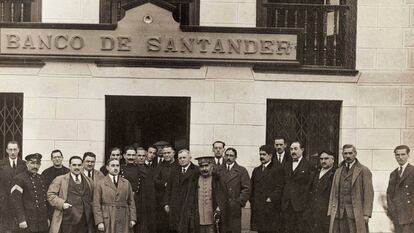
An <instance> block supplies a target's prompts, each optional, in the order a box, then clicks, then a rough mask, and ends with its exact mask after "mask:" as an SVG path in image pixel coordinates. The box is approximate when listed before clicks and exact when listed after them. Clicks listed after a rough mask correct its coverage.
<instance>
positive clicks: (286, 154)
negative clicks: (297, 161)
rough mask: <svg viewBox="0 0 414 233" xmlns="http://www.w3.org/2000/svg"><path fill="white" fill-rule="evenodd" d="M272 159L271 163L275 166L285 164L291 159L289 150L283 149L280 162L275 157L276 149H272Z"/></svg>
mask: <svg viewBox="0 0 414 233" xmlns="http://www.w3.org/2000/svg"><path fill="white" fill-rule="evenodd" d="M272 161H273V163H274V164H275V165H276V166H278V167H284V166H286V164H287V163H288V162H289V161H292V156H291V155H290V151H289V150H285V155H284V156H283V160H282V163H279V160H278V158H277V152H276V150H274V153H273V158H272Z"/></svg>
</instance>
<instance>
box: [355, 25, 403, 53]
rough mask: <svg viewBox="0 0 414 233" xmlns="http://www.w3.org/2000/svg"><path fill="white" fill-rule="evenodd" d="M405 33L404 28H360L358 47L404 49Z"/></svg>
mask: <svg viewBox="0 0 414 233" xmlns="http://www.w3.org/2000/svg"><path fill="white" fill-rule="evenodd" d="M403 31H404V29H402V28H360V29H359V30H358V34H357V46H358V48H359V49H360V48H402V45H403ZM379 38H380V39H379Z"/></svg>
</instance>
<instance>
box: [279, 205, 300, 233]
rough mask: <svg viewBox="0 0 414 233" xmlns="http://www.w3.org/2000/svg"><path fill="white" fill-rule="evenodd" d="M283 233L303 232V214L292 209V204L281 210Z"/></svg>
mask: <svg viewBox="0 0 414 233" xmlns="http://www.w3.org/2000/svg"><path fill="white" fill-rule="evenodd" d="M283 223H284V233H304V231H302V230H303V227H302V226H303V224H304V221H303V214H302V212H301V211H295V210H293V207H292V204H289V207H288V208H287V209H286V210H285V211H284V212H283Z"/></svg>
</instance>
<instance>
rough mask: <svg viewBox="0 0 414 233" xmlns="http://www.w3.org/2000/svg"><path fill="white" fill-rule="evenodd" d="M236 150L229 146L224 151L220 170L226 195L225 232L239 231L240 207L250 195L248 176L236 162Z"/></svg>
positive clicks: (237, 232) (234, 232)
mask: <svg viewBox="0 0 414 233" xmlns="http://www.w3.org/2000/svg"><path fill="white" fill-rule="evenodd" d="M236 159H237V150H236V149H234V148H232V147H230V148H227V149H226V151H225V152H224V160H225V164H224V165H222V169H221V170H220V178H221V182H222V183H223V187H224V189H225V191H226V195H227V203H226V213H227V215H226V216H227V217H226V219H224V224H225V226H226V227H225V228H226V231H227V232H231V233H240V232H241V214H242V210H241V208H242V207H244V206H245V205H246V202H247V201H248V200H249V197H250V190H251V184H250V178H249V173H248V172H247V170H246V168H244V167H242V166H240V165H239V164H237V162H236Z"/></svg>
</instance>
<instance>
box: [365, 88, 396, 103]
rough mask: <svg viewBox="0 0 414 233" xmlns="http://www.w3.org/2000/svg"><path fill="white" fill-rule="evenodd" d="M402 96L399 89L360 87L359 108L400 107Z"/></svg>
mask: <svg viewBox="0 0 414 233" xmlns="http://www.w3.org/2000/svg"><path fill="white" fill-rule="evenodd" d="M400 95H401V94H400V88H398V87H367V86H360V87H358V103H359V106H393V105H394V106H395V105H397V106H398V105H400V102H401V101H400Z"/></svg>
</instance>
